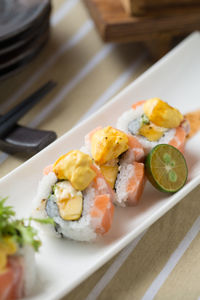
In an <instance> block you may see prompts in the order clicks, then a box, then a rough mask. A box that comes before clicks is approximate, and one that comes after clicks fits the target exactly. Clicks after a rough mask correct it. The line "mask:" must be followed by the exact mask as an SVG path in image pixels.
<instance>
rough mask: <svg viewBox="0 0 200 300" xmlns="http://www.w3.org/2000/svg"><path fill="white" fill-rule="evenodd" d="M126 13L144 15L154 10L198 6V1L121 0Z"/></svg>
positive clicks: (199, 1) (199, 3) (199, 2)
mask: <svg viewBox="0 0 200 300" xmlns="http://www.w3.org/2000/svg"><path fill="white" fill-rule="evenodd" d="M121 3H122V5H123V6H124V9H125V10H126V12H127V13H129V14H133V15H144V14H147V13H149V12H151V11H152V10H155V9H159V8H162V9H165V8H170V7H171V8H172V9H174V7H175V6H177V7H179V8H180V7H181V6H184V5H185V8H186V9H187V6H188V5H189V6H191V5H200V0H121Z"/></svg>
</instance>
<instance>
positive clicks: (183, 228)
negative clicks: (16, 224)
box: [0, 0, 200, 300]
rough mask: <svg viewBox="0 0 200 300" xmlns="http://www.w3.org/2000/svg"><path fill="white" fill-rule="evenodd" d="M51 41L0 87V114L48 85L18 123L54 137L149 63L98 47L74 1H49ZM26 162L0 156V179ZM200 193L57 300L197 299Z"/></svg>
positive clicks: (138, 55) (138, 48)
mask: <svg viewBox="0 0 200 300" xmlns="http://www.w3.org/2000/svg"><path fill="white" fill-rule="evenodd" d="M51 27H52V30H51V38H50V40H49V43H48V45H47V46H46V47H45V49H44V50H43V51H42V53H41V54H40V55H39V56H38V57H37V58H36V59H35V60H34V62H32V63H31V64H30V65H29V66H27V67H26V68H25V69H24V71H22V72H21V73H20V74H19V75H16V76H14V77H12V78H10V79H9V80H6V81H4V82H1V84H0V95H1V97H0V108H1V113H3V112H5V111H6V110H7V109H9V108H10V107H12V106H13V104H16V103H17V102H19V101H21V100H22V99H23V98H24V97H25V96H27V95H29V94H30V93H31V92H33V91H34V90H35V89H37V88H38V87H39V86H40V85H41V84H42V83H44V82H46V81H47V80H49V79H54V80H56V81H57V82H58V86H57V88H56V89H55V90H54V91H53V92H52V93H51V94H50V95H49V96H48V97H46V99H45V100H44V101H43V102H41V103H40V104H38V105H37V107H35V108H34V109H32V111H31V112H29V113H28V114H27V115H26V116H25V117H24V118H23V119H22V120H21V124H24V125H27V124H29V125H30V124H31V125H32V126H36V127H38V128H41V129H47V130H55V131H56V132H57V134H58V136H61V135H62V134H64V133H65V132H66V131H68V130H69V129H70V128H72V127H73V126H74V125H75V124H76V123H77V122H78V121H79V120H80V119H82V118H86V117H87V116H89V114H91V113H92V112H94V111H95V110H97V109H98V108H99V107H100V106H102V105H103V104H104V103H106V102H107V101H109V100H110V99H111V98H112V97H113V96H114V95H115V94H117V93H118V92H119V91H120V90H121V89H123V88H124V87H125V86H127V85H128V84H129V83H130V82H132V81H133V80H135V79H136V78H137V77H138V76H139V75H140V74H141V73H143V72H144V71H145V70H146V69H147V68H148V67H149V66H151V64H152V62H151V61H150V60H149V59H148V55H147V52H146V50H145V48H144V47H143V45H141V44H136V43H135V44H128V45H114V44H108V45H105V44H104V43H103V42H102V41H101V39H100V37H99V35H98V33H97V32H96V30H95V27H94V25H93V22H92V21H91V19H90V17H89V14H88V12H87V10H86V8H85V7H84V5H83V3H82V2H81V1H80V0H54V1H53V14H52V18H51ZM26 159H27V158H24V157H22V156H8V155H6V154H5V153H0V176H1V177H3V176H4V175H6V174H8V173H9V172H10V171H11V170H13V169H14V168H16V167H17V166H19V165H21V164H22V163H23V162H24V161H25V160H26ZM199 194H200V187H197V188H196V189H195V190H194V191H193V192H192V193H190V194H189V195H188V196H187V197H185V198H184V199H183V200H182V201H181V202H180V203H179V204H178V205H176V206H175V207H174V208H173V209H172V210H170V211H169V212H168V213H167V214H166V215H165V216H164V217H162V218H161V219H160V220H158V221H157V222H156V223H155V224H154V225H152V226H151V227H150V228H149V229H148V230H147V232H146V233H145V234H143V235H142V236H140V237H139V239H137V240H136V241H134V243H132V244H131V245H130V246H128V247H127V248H126V249H124V250H123V251H122V252H121V253H120V254H119V255H117V256H116V257H114V258H113V259H112V260H111V261H109V262H108V263H107V264H106V265H104V266H103V267H102V268H101V269H99V270H98V271H97V272H96V273H94V274H93V275H92V276H91V277H90V278H88V279H87V280H86V281H85V282H83V283H82V284H81V285H80V286H78V287H77V288H76V289H75V290H73V291H72V292H71V293H70V294H69V295H67V296H65V297H64V298H63V300H72V299H73V300H76V299H77V300H82V299H86V297H87V299H88V300H89V299H90V300H92V299H100V300H103V299H115V300H118V299H119V300H121V299H123V300H129V299H131V300H132V299H134V300H137V299H146V300H149V299H157V300H158V299H159V300H163V299H164V300H165V299H176V300H177V299H181V300H183V299H190V300H193V299H195V300H197V299H198V298H199V299H200V285H199V277H200V275H199V270H200V251H199V249H200V235H199V230H200V219H199V213H200V206H199V205H198V203H199Z"/></svg>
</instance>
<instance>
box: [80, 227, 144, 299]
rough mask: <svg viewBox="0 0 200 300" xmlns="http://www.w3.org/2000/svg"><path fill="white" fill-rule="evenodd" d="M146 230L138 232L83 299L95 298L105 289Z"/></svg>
mask: <svg viewBox="0 0 200 300" xmlns="http://www.w3.org/2000/svg"><path fill="white" fill-rule="evenodd" d="M145 233H146V231H144V232H143V233H142V234H140V235H139V236H138V237H137V238H136V239H135V240H134V241H133V242H132V243H130V244H129V245H128V246H127V247H126V248H124V249H123V250H122V251H121V252H120V254H119V255H118V256H117V258H116V259H115V260H114V262H113V263H112V265H111V266H110V267H109V268H108V270H107V271H106V272H105V274H104V275H103V276H102V277H101V279H100V280H99V282H98V283H97V284H96V285H95V287H94V288H93V289H92V291H91V292H90V293H89V295H88V296H87V297H86V298H85V300H96V299H97V298H98V297H99V295H100V294H101V292H102V291H103V290H104V289H105V287H106V286H107V285H108V283H109V282H110V281H111V280H112V278H113V277H114V276H115V274H116V273H117V272H118V270H119V269H120V267H121V266H122V265H123V263H124V262H125V261H126V259H127V258H128V256H129V255H130V254H131V253H132V252H133V250H134V249H135V247H136V246H137V244H138V243H139V241H140V240H141V239H142V237H143V236H144V234H145Z"/></svg>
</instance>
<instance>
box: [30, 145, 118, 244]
mask: <svg viewBox="0 0 200 300" xmlns="http://www.w3.org/2000/svg"><path fill="white" fill-rule="evenodd" d="M113 197H114V193H113V191H112V189H111V188H110V186H109V184H108V183H107V182H106V180H105V179H104V177H103V175H102V174H101V172H100V170H99V169H98V167H97V166H95V164H94V163H93V161H92V159H91V158H90V156H89V155H88V154H85V153H83V152H81V151H79V150H73V151H70V152H68V153H67V154H65V155H63V156H61V157H60V158H59V159H58V160H57V161H56V162H55V163H54V164H53V165H51V166H48V167H47V168H45V170H44V177H43V178H42V180H41V182H40V185H39V188H38V193H37V196H36V199H35V205H36V209H35V210H34V213H33V215H34V216H36V217H42V218H43V217H47V216H49V217H51V218H52V219H53V220H54V222H55V224H54V226H52V225H48V231H49V233H51V234H52V233H55V234H56V235H57V236H58V237H66V238H69V239H73V240H77V241H92V240H95V239H96V238H97V237H98V236H100V235H103V234H105V233H106V232H108V231H109V229H110V227H111V224H112V219H113V212H114V206H113V204H112V201H113ZM45 228H46V227H45Z"/></svg>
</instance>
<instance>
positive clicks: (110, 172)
mask: <svg viewBox="0 0 200 300" xmlns="http://www.w3.org/2000/svg"><path fill="white" fill-rule="evenodd" d="M100 169H101V173H102V174H103V176H104V177H105V179H106V180H107V182H108V183H109V184H110V186H111V188H112V189H113V188H114V186H115V181H116V178H117V174H118V171H119V166H118V165H116V166H109V165H102V166H101V167H100Z"/></svg>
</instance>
